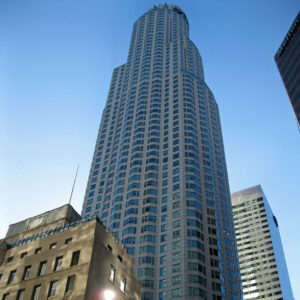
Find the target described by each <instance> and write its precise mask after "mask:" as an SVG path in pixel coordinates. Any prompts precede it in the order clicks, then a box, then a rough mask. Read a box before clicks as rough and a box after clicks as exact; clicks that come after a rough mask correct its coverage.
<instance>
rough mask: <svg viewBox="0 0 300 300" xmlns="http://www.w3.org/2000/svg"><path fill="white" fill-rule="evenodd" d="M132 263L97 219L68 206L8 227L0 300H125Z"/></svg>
mask: <svg viewBox="0 0 300 300" xmlns="http://www.w3.org/2000/svg"><path fill="white" fill-rule="evenodd" d="M140 295H141V287H140V283H139V282H138V280H137V279H136V278H135V276H134V274H133V260H132V259H131V258H130V257H129V255H128V254H127V250H126V247H125V246H124V245H123V244H121V243H120V242H119V241H118V240H117V239H116V238H115V237H114V236H113V235H112V234H111V233H110V231H109V230H108V229H107V228H106V227H105V226H104V225H103V224H102V223H101V222H100V221H99V219H98V218H97V217H92V218H88V219H83V218H81V217H80V216H79V215H78V214H77V212H76V211H75V210H74V209H73V208H72V206H70V205H64V206H62V207H59V208H57V209H54V210H51V211H48V212H45V213H43V214H41V215H38V216H35V217H32V218H29V219H26V220H24V221H21V222H19V223H16V224H12V225H10V226H9V229H8V232H7V235H6V237H5V239H3V240H1V241H0V299H2V300H9V299H17V300H21V299H31V300H38V299H46V298H50V297H51V299H75V300H76V299H78V300H79V299H87V300H89V299H93V300H97V299H99V300H100V299H101V300H102V299H103V300H113V299H124V300H126V299H128V300H129V299H130V300H138V299H140Z"/></svg>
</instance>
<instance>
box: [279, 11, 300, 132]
mask: <svg viewBox="0 0 300 300" xmlns="http://www.w3.org/2000/svg"><path fill="white" fill-rule="evenodd" d="M275 62H276V64H277V67H278V70H279V72H280V75H281V78H282V80H283V83H284V86H285V88H286V91H287V93H288V96H289V98H290V102H291V105H292V108H293V111H294V115H295V119H296V122H297V124H298V128H299V130H300V11H299V13H298V15H297V17H296V19H295V20H294V22H293V24H292V26H291V28H290V29H289V31H288V33H287V35H286V36H285V38H284V40H283V42H282V43H281V45H280V47H279V49H278V51H277V52H276V54H275Z"/></svg>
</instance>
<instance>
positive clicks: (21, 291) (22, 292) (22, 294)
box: [17, 290, 25, 300]
mask: <svg viewBox="0 0 300 300" xmlns="http://www.w3.org/2000/svg"><path fill="white" fill-rule="evenodd" d="M24 293H25V290H19V291H18V295H17V300H23V299H24Z"/></svg>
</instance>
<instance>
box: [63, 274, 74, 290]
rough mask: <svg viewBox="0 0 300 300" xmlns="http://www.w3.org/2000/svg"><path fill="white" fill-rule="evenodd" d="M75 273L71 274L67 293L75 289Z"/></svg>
mask: <svg viewBox="0 0 300 300" xmlns="http://www.w3.org/2000/svg"><path fill="white" fill-rule="evenodd" d="M74 282H75V275H72V276H69V277H68V280H67V285H66V291H65V292H66V293H72V292H73V289H74Z"/></svg>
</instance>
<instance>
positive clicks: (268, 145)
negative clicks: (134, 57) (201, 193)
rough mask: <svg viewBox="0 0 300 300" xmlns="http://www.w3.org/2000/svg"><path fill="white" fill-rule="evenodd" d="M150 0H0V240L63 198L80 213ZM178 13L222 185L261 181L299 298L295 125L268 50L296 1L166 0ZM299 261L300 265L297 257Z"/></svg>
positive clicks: (298, 142)
mask: <svg viewBox="0 0 300 300" xmlns="http://www.w3.org/2000/svg"><path fill="white" fill-rule="evenodd" d="M157 3H159V1H148V0H144V1H141V0H127V1H124V0H111V1H100V0H85V1H83V0H81V1H78V0H43V1H40V0H26V1H21V0H2V1H1V2H0V102H1V111H0V138H1V147H0V151H1V152H0V157H1V158H0V164H1V173H0V189H1V197H0V237H4V236H5V233H6V231H7V228H8V225H9V224H11V223H14V222H18V221H20V220H22V219H25V218H27V217H30V216H33V215H36V214H39V213H42V212H44V211H46V210H49V209H53V208H55V207H58V206H60V205H63V204H65V203H67V201H68V199H69V195H70V192H71V188H72V183H73V179H74V175H75V172H76V167H77V164H78V163H79V164H80V170H79V174H78V180H77V184H76V187H75V191H74V195H73V200H72V204H73V206H74V207H75V209H77V210H78V211H79V212H80V211H81V205H82V202H83V197H84V192H85V188H86V183H87V178H88V173H89V168H90V164H91V160H92V155H93V150H94V145H95V142H96V136H97V131H98V127H99V124H100V120H101V114H102V110H103V108H104V105H105V100H106V96H107V92H108V88H109V83H110V78H111V74H112V70H113V68H114V67H116V66H118V65H120V64H123V63H124V62H125V61H126V58H127V54H128V47H129V42H130V35H131V29H132V25H133V23H134V21H135V20H136V19H137V18H138V17H139V16H140V15H142V14H143V13H144V12H146V11H147V10H148V9H149V8H150V7H152V6H153V4H157ZM172 3H175V4H177V5H179V6H180V7H181V8H182V9H183V10H184V11H185V13H186V15H187V17H188V19H189V23H190V38H191V40H192V41H193V42H194V43H195V44H196V46H197V47H198V49H199V51H200V53H201V55H202V59H203V64H204V72H205V77H206V81H207V83H208V85H209V86H210V87H211V89H212V91H213V92H214V94H215V97H216V100H217V102H218V104H219V107H220V114H221V121H222V129H223V137H224V144H225V151H226V157H227V166H228V173H229V180H230V186H231V191H232V192H235V191H238V190H240V189H244V188H247V187H250V186H253V185H256V184H261V185H262V188H263V189H264V192H265V194H266V196H267V198H268V201H269V203H270V205H271V207H272V209H273V211H274V213H275V214H276V216H277V219H278V221H279V226H280V232H281V238H282V242H283V247H284V250H285V255H286V259H287V264H288V269H289V273H290V278H291V282H292V287H293V292H294V296H295V298H296V299H297V298H299V299H300V287H299V284H298V286H297V283H298V282H300V268H299V267H298V266H297V264H295V263H294V262H298V261H299V259H298V256H297V254H298V253H299V252H300V240H299V233H298V229H299V228H300V218H299V216H298V212H299V211H300V201H299V200H300V189H299V179H300V175H299V169H300V155H299V149H300V134H299V131H298V129H297V126H296V123H295V120H294V118H293V114H292V110H291V107H290V104H289V101H288V97H287V94H286V91H285V89H284V86H283V83H282V81H281V78H280V75H279V72H278V70H277V68H276V64H275V62H274V58H273V57H274V54H275V52H276V51H277V49H278V48H279V45H280V43H281V42H282V40H283V39H284V36H285V34H286V33H287V31H288V29H289V27H290V25H291V23H292V21H293V20H294V18H295V16H296V15H297V13H298V11H299V7H300V5H299V2H298V1H296V0H287V1H274V0H263V1H262V0H252V1H237V0H236V1H234V0H228V1H221V0H219V1H214V0H202V1H192V0H184V1H183V0H182V1H173V2H172ZM298 265H299V264H298Z"/></svg>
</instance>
